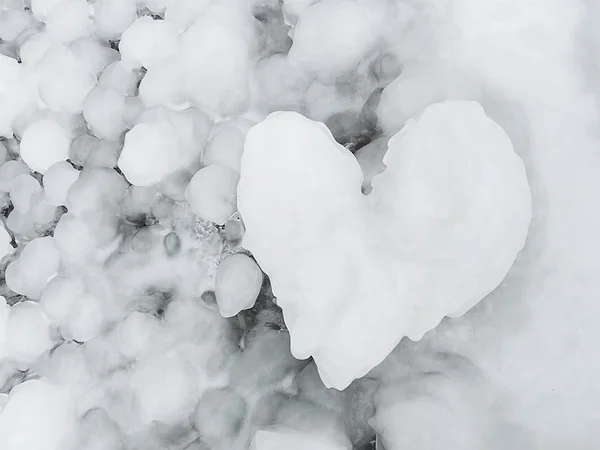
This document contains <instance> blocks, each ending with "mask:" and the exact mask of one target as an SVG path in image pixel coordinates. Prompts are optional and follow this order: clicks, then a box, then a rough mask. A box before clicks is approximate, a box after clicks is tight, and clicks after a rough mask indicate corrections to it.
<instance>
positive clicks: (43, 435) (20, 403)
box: [0, 379, 75, 450]
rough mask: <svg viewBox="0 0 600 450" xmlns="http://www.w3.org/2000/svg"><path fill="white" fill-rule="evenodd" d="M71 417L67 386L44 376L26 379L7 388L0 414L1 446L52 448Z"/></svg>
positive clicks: (23, 449) (57, 445)
mask: <svg viewBox="0 0 600 450" xmlns="http://www.w3.org/2000/svg"><path fill="white" fill-rule="evenodd" d="M74 417H75V412H74V397H73V394H72V393H71V392H70V391H69V389H67V388H65V387H59V386H56V385H53V384H52V383H51V382H50V381H48V380H47V379H40V380H30V381H26V382H25V383H23V384H20V385H19V386H17V387H15V388H14V389H13V390H12V391H11V393H10V395H9V397H8V402H7V403H6V406H5V407H4V410H3V411H2V414H0V445H1V446H2V449H3V450H56V449H58V448H60V444H61V442H62V440H63V439H65V438H66V437H67V435H68V433H69V432H70V430H71V427H72V426H73V424H74V420H75V419H74ZM32 430H35V432H32Z"/></svg>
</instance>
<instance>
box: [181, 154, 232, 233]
mask: <svg viewBox="0 0 600 450" xmlns="http://www.w3.org/2000/svg"><path fill="white" fill-rule="evenodd" d="M238 179H239V175H238V174H237V173H235V172H234V171H232V170H231V169H227V168H226V167H223V166H219V165H214V166H207V167H204V168H202V169H200V170H199V171H198V172H197V173H196V175H194V177H193V178H192V180H191V181H190V184H189V185H188V187H187V189H186V190H185V198H186V200H187V201H188V203H189V204H190V208H191V209H192V212H193V213H194V214H196V215H197V216H198V217H200V218H202V219H204V220H210V221H211V222H215V223H217V224H219V225H223V224H224V223H225V221H226V220H227V219H228V218H229V217H230V216H231V215H232V214H233V213H234V211H235V189H236V186H237V182H238Z"/></svg>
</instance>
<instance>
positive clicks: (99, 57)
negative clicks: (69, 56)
mask: <svg viewBox="0 0 600 450" xmlns="http://www.w3.org/2000/svg"><path fill="white" fill-rule="evenodd" d="M69 49H70V50H71V52H73V55H74V56H75V58H76V59H77V61H78V63H79V64H80V65H81V68H82V69H83V70H85V71H87V72H89V73H90V74H92V75H94V76H95V77H98V76H99V75H100V72H102V70H104V68H105V67H106V66H108V65H109V64H111V63H113V62H115V61H118V60H119V59H120V57H119V52H118V51H116V50H115V49H113V48H111V47H109V46H108V45H106V44H104V43H102V42H100V41H98V40H97V39H94V38H93V37H91V36H84V37H82V38H79V39H77V40H75V41H73V42H72V43H71V45H69Z"/></svg>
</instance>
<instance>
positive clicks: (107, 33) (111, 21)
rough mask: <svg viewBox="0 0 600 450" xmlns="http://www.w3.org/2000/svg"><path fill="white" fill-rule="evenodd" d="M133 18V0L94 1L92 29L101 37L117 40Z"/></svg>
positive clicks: (134, 8) (134, 12)
mask: <svg viewBox="0 0 600 450" xmlns="http://www.w3.org/2000/svg"><path fill="white" fill-rule="evenodd" d="M135 19H137V5H136V2H135V0H97V1H96V2H95V3H94V30H95V33H96V36H98V37H99V38H101V39H114V40H118V39H119V38H120V37H121V34H122V33H123V31H125V30H126V29H127V28H128V27H129V26H130V25H131V24H132V23H133V21H134V20H135Z"/></svg>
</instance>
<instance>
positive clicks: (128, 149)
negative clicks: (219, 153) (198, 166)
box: [119, 108, 210, 186]
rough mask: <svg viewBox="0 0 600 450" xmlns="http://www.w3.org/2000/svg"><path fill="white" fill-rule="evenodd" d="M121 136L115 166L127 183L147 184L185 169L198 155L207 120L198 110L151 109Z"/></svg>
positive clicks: (205, 131) (149, 184)
mask: <svg viewBox="0 0 600 450" xmlns="http://www.w3.org/2000/svg"><path fill="white" fill-rule="evenodd" d="M139 120H140V123H139V124H138V125H136V126H135V127H134V128H133V129H132V130H131V131H129V132H128V133H127V134H126V135H125V144H124V146H123V151H122V153H121V156H120V157H119V167H120V168H121V170H122V171H123V174H124V175H125V176H126V177H127V179H128V180H129V182H130V183H132V184H134V185H136V186H151V185H153V184H157V183H160V182H161V181H163V180H164V179H165V178H166V177H167V176H168V175H170V174H172V173H174V172H177V171H179V170H182V169H188V168H189V166H190V165H192V164H193V163H194V162H195V161H197V160H198V159H199V158H200V154H201V152H202V149H203V147H204V145H205V143H206V139H207V138H208V130H209V126H210V123H209V120H208V118H207V117H206V116H205V115H204V114H203V113H201V112H200V111H199V110H198V109H195V108H189V109H186V110H185V111H181V112H173V111H168V110H166V109H164V108H154V109H151V110H148V111H146V112H145V113H144V114H143V115H142V116H141V117H140V119H139Z"/></svg>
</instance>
